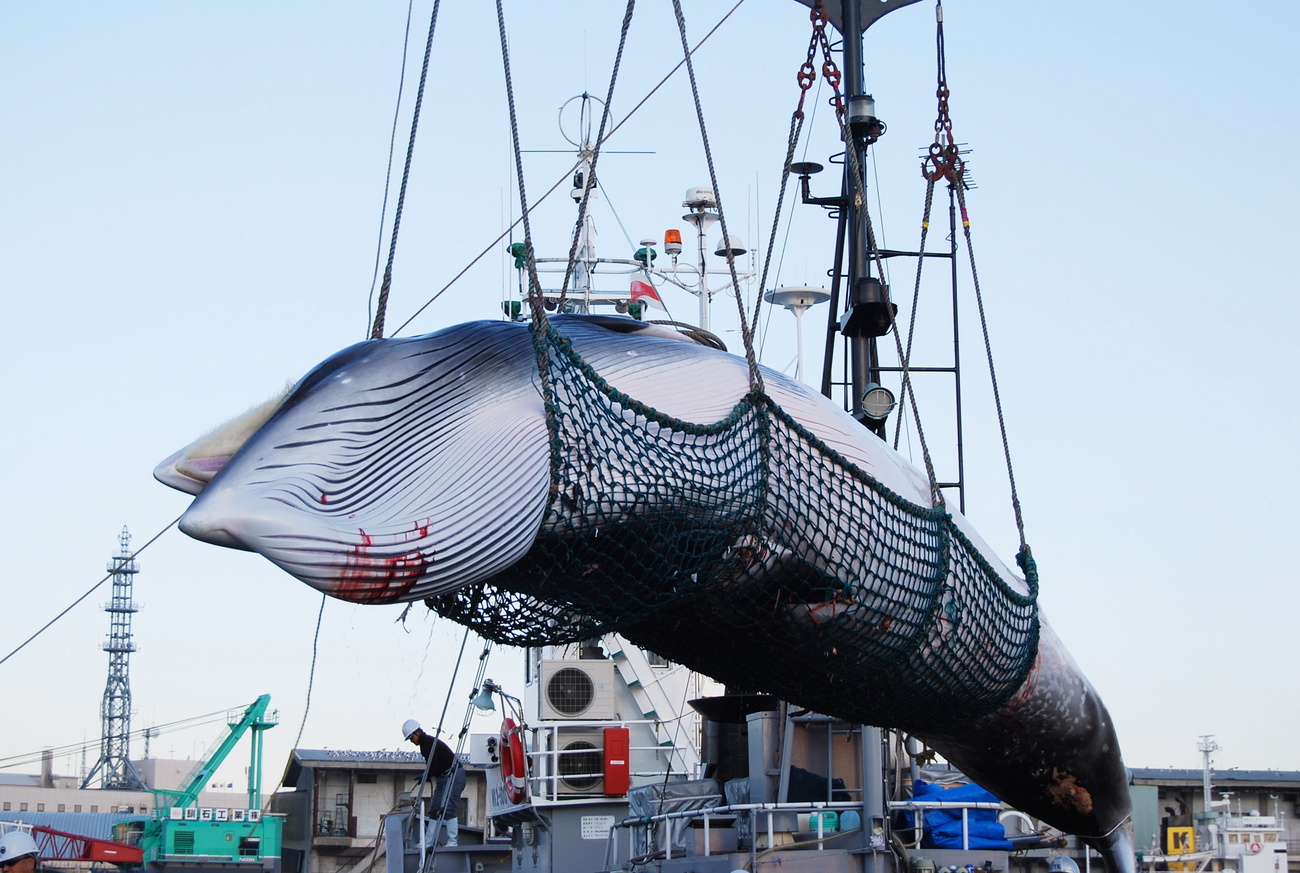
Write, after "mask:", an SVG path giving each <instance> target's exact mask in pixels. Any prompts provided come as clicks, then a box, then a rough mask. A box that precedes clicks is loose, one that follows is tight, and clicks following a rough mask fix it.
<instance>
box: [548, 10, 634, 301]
mask: <svg viewBox="0 0 1300 873" xmlns="http://www.w3.org/2000/svg"><path fill="white" fill-rule="evenodd" d="M635 6H636V0H627V10H626V11H625V12H624V13H623V29H622V31H621V32H620V33H619V37H618V51H617V52H615V54H614V70H613V72H611V73H610V76H609V90H608V91H607V92H606V93H605V105H604V106H603V107H602V108H601V113H600V129H599V130H598V131H597V132H596V145H595V146H594V147H593V148H592V150H591V179H583V180H582V182H583V184H582V202H581V203H580V204H579V205H578V221H577V223H576V224H574V226H573V242H572V243H571V244H570V246H569V262H568V264H567V266H565V268H564V282H563V283H562V284H561V285H560V303H559V305H560V306H563V305H564V299H565V297H566V296H567V295H568V293H569V279H570V278H572V277H573V268H574V266H575V263H574V262H575V261H576V260H577V255H578V239H579V238H580V237H581V235H582V220H583V219H584V218H585V217H586V215H587V203H588V201H590V199H591V189H592V188H593V187H594V184H593V183H594V182H595V180H596V179H599V178H600V177H599V176H597V175H596V162H597V161H598V160H600V144H601V143H603V142H604V141H605V126H606V125H607V124H609V107H610V104H611V103H613V101H614V83H615V82H617V81H618V71H619V67H620V65H621V64H622V62H623V48H624V46H626V45H627V31H628V28H629V27H631V25H632V10H633V8H634V7H635Z"/></svg>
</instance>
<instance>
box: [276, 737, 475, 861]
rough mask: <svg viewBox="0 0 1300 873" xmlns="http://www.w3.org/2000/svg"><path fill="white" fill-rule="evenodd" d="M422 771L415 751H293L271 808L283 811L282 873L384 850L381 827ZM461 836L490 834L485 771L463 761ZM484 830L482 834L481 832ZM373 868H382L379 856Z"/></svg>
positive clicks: (421, 760) (369, 856)
mask: <svg viewBox="0 0 1300 873" xmlns="http://www.w3.org/2000/svg"><path fill="white" fill-rule="evenodd" d="M423 773H424V758H422V757H421V756H420V753H419V752H415V751H411V752H387V751H379V752H355V751H332V750H323V749H296V750H295V751H294V752H293V754H292V755H291V756H290V758H289V762H288V765H287V766H286V767H285V771H284V780H283V784H284V789H285V790H282V791H280V792H279V793H277V794H276V795H275V796H274V797H273V798H272V799H271V812H273V813H279V814H282V815H284V816H285V825H284V848H283V854H282V856H281V870H282V871H283V873H338V871H344V870H347V869H349V868H352V867H354V866H357V865H358V864H360V865H361V867H362V869H364V868H365V867H367V866H369V864H370V861H371V860H372V859H373V858H372V856H373V857H378V856H379V855H382V853H383V851H384V848H383V842H384V841H383V839H382V828H383V823H384V820H385V819H386V818H387V816H388V814H389V813H390V812H392V811H394V810H395V809H396V808H397V807H398V804H399V802H400V801H401V800H402V799H403V798H402V795H404V794H409V793H410V792H411V791H412V789H413V788H414V786H415V783H416V781H417V780H418V779H419V778H420V776H421V775H422V774H423ZM466 773H467V775H468V779H467V781H466V785H465V793H464V794H463V795H462V797H461V806H460V815H459V819H460V841H461V843H462V844H466V843H473V842H479V841H482V840H483V839H484V837H485V836H488V835H490V832H487V831H488V828H489V824H488V820H487V785H486V779H485V776H484V772H483V771H482V770H480V769H477V768H474V767H467V768H466ZM485 832H487V833H485ZM376 869H383V864H382V862H380V863H379V864H378V865H377V867H376Z"/></svg>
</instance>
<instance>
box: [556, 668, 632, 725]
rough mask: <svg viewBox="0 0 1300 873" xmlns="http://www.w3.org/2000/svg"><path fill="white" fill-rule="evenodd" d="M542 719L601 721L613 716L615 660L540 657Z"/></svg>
mask: <svg viewBox="0 0 1300 873" xmlns="http://www.w3.org/2000/svg"><path fill="white" fill-rule="evenodd" d="M541 668H542V675H541V680H542V681H541V683H540V686H541V689H540V690H541V706H540V711H541V714H542V721H578V720H581V721H602V720H608V719H612V718H613V717H614V662H613V661H605V660H585V661H543V662H542V665H541Z"/></svg>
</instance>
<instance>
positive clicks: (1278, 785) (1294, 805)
mask: <svg viewBox="0 0 1300 873" xmlns="http://www.w3.org/2000/svg"><path fill="white" fill-rule="evenodd" d="M1132 773H1133V783H1132V793H1133V844H1134V848H1135V849H1136V850H1137V851H1138V852H1141V853H1144V854H1158V852H1157V851H1156V850H1157V849H1162V848H1165V847H1167V846H1168V833H1169V829H1170V828H1190V829H1192V830H1193V831H1194V832H1195V834H1196V839H1197V840H1198V841H1199V842H1198V845H1197V846H1196V848H1197V849H1201V848H1205V846H1204V842H1205V825H1206V824H1207V823H1208V822H1209V820H1210V819H1211V818H1214V817H1215V816H1214V815H1207V812H1209V813H1217V814H1220V815H1221V816H1222V821H1223V824H1224V827H1223V828H1222V829H1221V830H1223V834H1222V839H1224V841H1225V847H1226V849H1227V850H1228V851H1229V852H1230V853H1231V852H1232V851H1233V850H1234V849H1236V848H1238V847H1234V846H1233V845H1231V843H1233V842H1236V839H1237V836H1238V835H1237V834H1236V833H1232V831H1233V830H1235V828H1232V827H1231V825H1243V826H1244V827H1245V828H1247V829H1249V828H1250V827H1251V826H1252V825H1253V824H1255V823H1259V824H1260V825H1261V826H1262V825H1264V824H1266V823H1267V824H1269V825H1273V826H1275V827H1276V828H1277V829H1278V830H1280V831H1281V834H1280V835H1281V836H1282V837H1283V838H1284V839H1285V842H1286V849H1287V854H1288V856H1289V860H1288V866H1289V869H1290V870H1291V871H1292V873H1300V772H1296V771H1294V770H1236V769H1232V770H1218V771H1215V772H1214V774H1213V786H1212V788H1211V798H1210V799H1211V802H1212V804H1213V806H1212V807H1211V806H1209V805H1207V804H1206V800H1205V774H1204V771H1202V770H1161V769H1153V768H1142V767H1138V768H1134V769H1133V770H1132ZM1250 845H1251V846H1252V847H1253V845H1254V844H1253V843H1252V844H1250ZM1264 848H1269V847H1268V846H1267V845H1266V846H1265V847H1264ZM1279 848H1280V847H1279ZM1243 866H1244V865H1243Z"/></svg>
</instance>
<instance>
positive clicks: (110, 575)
mask: <svg viewBox="0 0 1300 873" xmlns="http://www.w3.org/2000/svg"><path fill="white" fill-rule="evenodd" d="M180 520H181V519H180V516H177V517H176V518H174V519H172V520H171V521H170V522H168V524H167V526H166V527H164V528H163V529H162V530H160V531H158V533H156V534H154V535H153V537H152V538H151V539H150V540H149V542H147V543H145V544H144V545H143V546H141V547H140V548H138V549H136V550H135V551H134V552H132V553H131V555H130V556H129V557H126V558H122V559H120V560H119V562H118V563H117V564H115V565H114V566H115V567H121V566H123V565H124V564H125V563H127V562H129V561H134V560H135V556H136V555H138V554H140V553H141V552H143V551H144V550H145V549H147V548H149V547H150V546H152V545H153V544H154V543H156V542H157V541H158V538H159V537H161V536H162V535H163V534H165V533H167V531H169V530H171V529H172V527H173V526H175V524H176V522H178V521H180ZM115 572H116V570H109V571H108V575H106V576H105V577H104V578H103V579H100V580H99V581H98V582H96V583H95V584H94V585H92V586H90V589H89V590H88V591H87V592H86V593H85V594H83V595H81V596H80V597H78V598H77V599H76V600H74V601H72V603H70V604H68V607H67V608H66V609H64V610H63V611H62V612H60V613H59V614H58V615H56V616H54V618H52V619H50V620H49V621H47V622H46V623H45V624H44V625H43V626H42V627H41V629H40V630H38V631H37V632H36V633H34V634H32V635H31V636H30V637H28V638H27V639H25V640H23V641H22V642H21V643H19V644H18V646H17V648H15V649H14V650H13V651H12V652H10V653H9V654H7V655H5V656H4V657H3V658H0V664H3V663H4V662H5V661H8V660H9V659H10V658H12V657H13V656H14V655H16V654H18V653H19V652H21V651H22V650H23V648H24V647H26V645H27V644H28V643H30V642H31V641H32V640H34V639H36V638H37V637H39V636H40V635H41V634H43V633H45V632H46V631H47V630H49V629H50V626H51V625H53V624H54V623H55V622H56V621H58V620H59V619H61V618H63V616H65V615H67V614H68V613H69V612H71V611H72V608H73V607H75V606H76V605H77V604H78V603H80V602H81V601H83V600H85V599H86V598H87V597H89V596H90V595H91V594H93V593H94V592H95V590H96V589H98V588H99V586H101V585H103V584H104V583H105V582H107V581H108V580H109V579H112V578H113V574H114V573H115Z"/></svg>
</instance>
